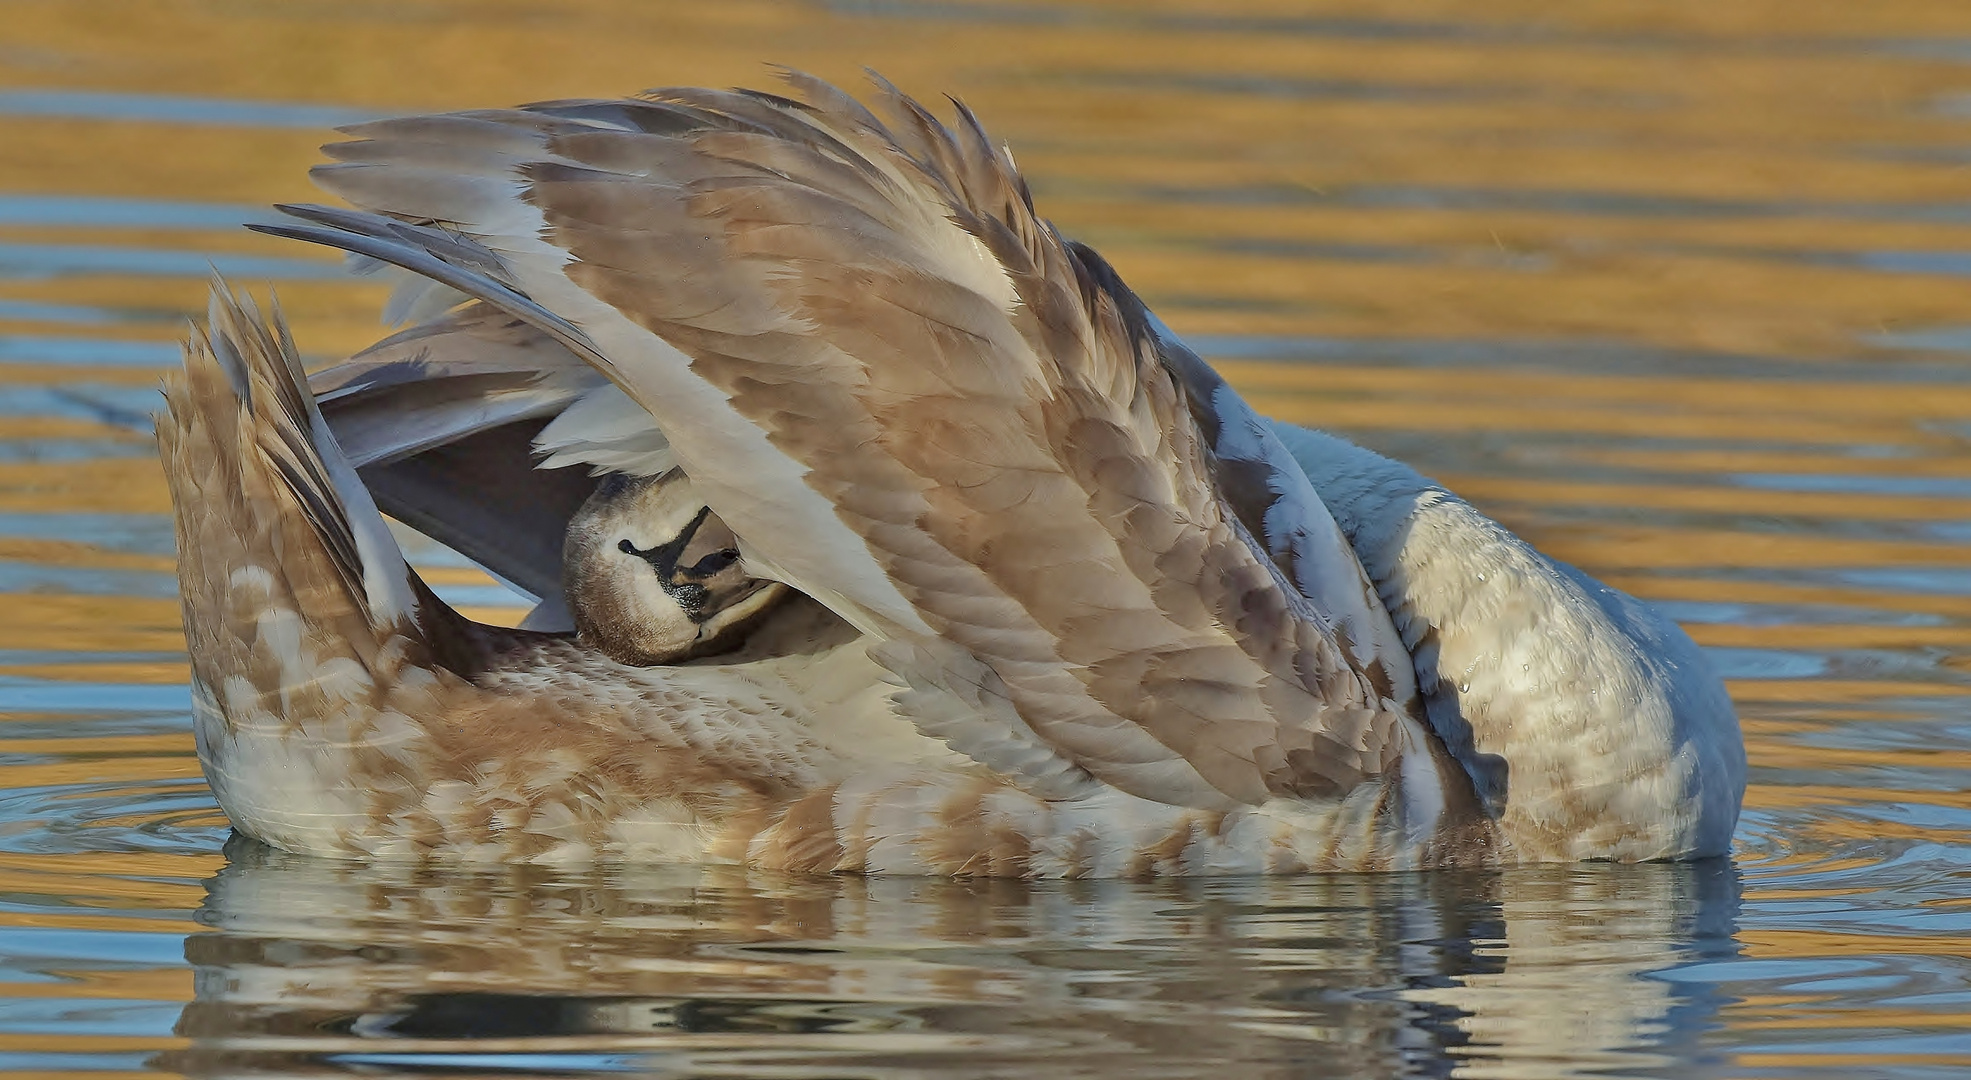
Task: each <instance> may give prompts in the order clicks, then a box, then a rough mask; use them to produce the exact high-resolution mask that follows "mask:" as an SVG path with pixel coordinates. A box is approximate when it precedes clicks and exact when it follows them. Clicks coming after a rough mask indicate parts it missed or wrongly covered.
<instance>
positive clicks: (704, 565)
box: [691, 548, 739, 578]
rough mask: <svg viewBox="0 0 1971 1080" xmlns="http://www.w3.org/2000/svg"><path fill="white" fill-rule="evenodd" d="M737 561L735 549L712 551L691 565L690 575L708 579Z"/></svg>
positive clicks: (737, 552) (737, 553)
mask: <svg viewBox="0 0 1971 1080" xmlns="http://www.w3.org/2000/svg"><path fill="white" fill-rule="evenodd" d="M738 561H739V551H738V549H736V548H726V549H724V550H722V551H714V552H712V553H711V554H710V555H707V556H705V557H704V558H702V559H700V560H698V561H697V562H696V563H695V564H693V565H692V567H691V573H692V574H694V575H696V576H698V577H701V578H708V577H711V576H712V575H713V574H716V573H718V572H719V571H721V570H723V569H725V568H726V567H728V566H731V565H732V564H733V563H736V562H738Z"/></svg>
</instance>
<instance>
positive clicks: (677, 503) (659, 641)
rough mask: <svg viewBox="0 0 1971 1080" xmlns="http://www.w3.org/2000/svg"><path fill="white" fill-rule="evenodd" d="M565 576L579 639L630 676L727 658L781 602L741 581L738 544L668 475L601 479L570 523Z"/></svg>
mask: <svg viewBox="0 0 1971 1080" xmlns="http://www.w3.org/2000/svg"><path fill="white" fill-rule="evenodd" d="M562 575H563V578H564V581H563V587H564V590H565V592H566V594H567V597H568V607H569V611H570V613H571V614H572V615H573V616H574V618H575V629H576V631H577V632H578V633H579V634H580V635H581V639H582V640H583V641H584V642H586V643H588V644H590V645H592V646H594V647H595V648H598V649H600V650H601V651H602V652H604V653H605V654H607V655H608V656H609V657H610V658H611V659H613V660H617V661H619V662H621V663H625V664H634V665H637V666H648V665H651V664H674V663H678V662H680V661H684V660H689V659H692V658H693V657H698V656H708V655H711V654H713V653H718V652H722V651H725V650H727V649H729V648H732V647H734V646H736V645H738V644H739V643H740V642H741V641H742V640H744V638H745V636H746V634H747V632H748V631H749V630H751V629H752V628H753V627H754V625H755V624H756V623H757V622H758V621H759V620H760V618H761V617H762V616H764V615H765V614H766V613H767V612H768V611H769V610H770V609H771V608H772V607H773V606H774V604H776V603H777V602H778V601H779V600H780V599H781V598H782V597H784V596H785V595H786V594H787V587H786V586H785V585H782V584H780V583H779V582H776V581H768V580H765V579H763V578H756V577H753V576H751V575H750V574H748V573H747V572H746V567H745V564H744V563H743V562H742V561H741V558H740V555H739V544H738V538H737V537H735V536H734V535H733V533H732V530H730V529H728V528H726V526H725V523H724V522H722V521H720V520H719V518H718V515H716V514H714V513H712V509H711V507H709V506H707V505H705V503H704V502H702V501H701V500H700V499H699V498H698V497H697V494H696V493H695V492H694V491H693V490H692V486H691V479H690V478H689V477H687V476H685V475H684V473H682V472H680V471H678V470H675V469H673V470H671V471H670V472H668V473H665V474H663V475H661V476H640V477H639V476H625V475H622V474H620V473H617V474H611V475H610V476H608V477H606V478H604V480H603V481H602V483H601V484H600V485H598V486H597V487H596V490H595V494H593V495H591V496H589V499H588V501H587V502H585V503H583V504H582V508H581V509H580V510H578V511H576V512H575V516H574V517H573V518H572V519H571V520H570V521H569V523H568V539H567V541H566V543H565V544H564V545H563V547H562Z"/></svg>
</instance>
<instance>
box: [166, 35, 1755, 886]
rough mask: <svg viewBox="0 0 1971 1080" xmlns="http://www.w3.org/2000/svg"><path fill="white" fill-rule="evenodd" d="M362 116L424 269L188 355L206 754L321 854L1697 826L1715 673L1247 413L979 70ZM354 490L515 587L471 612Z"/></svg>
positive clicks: (1721, 799) (1024, 866) (1052, 849)
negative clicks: (950, 112)
mask: <svg viewBox="0 0 1971 1080" xmlns="http://www.w3.org/2000/svg"><path fill="white" fill-rule="evenodd" d="M788 82H789V83H790V84H791V87H792V94H793V96H792V97H781V96H776V95H772V94H764V93H754V92H744V91H733V92H727V91H714V90H699V89H678V90H660V91H654V92H652V93H650V94H647V95H645V96H644V97H642V98H638V99H633V100H623V101H561V102H550V103H546V104H539V105H530V106H526V107H523V108H519V109H511V110H499V111H482V112H470V113H457V114H451V115H443V116H423V117H414V118H410V119H402V120H388V121H381V122H377V123H370V124H363V125H359V126H356V127H352V128H348V129H345V130H346V131H347V133H348V134H349V135H350V136H351V137H352V138H351V141H348V142H342V143H337V144H335V145H332V146H330V147H328V148H327V152H328V154H329V156H330V157H332V158H333V159H335V160H334V162H333V163H332V164H327V165H323V166H320V167H318V168H317V169H316V170H315V173H314V175H315V178H316V180H317V181H318V182H319V183H320V184H321V185H322V186H323V187H324V188H326V189H328V190H329V191H330V192H331V193H333V194H335V195H337V196H339V197H341V198H342V199H344V200H346V201H347V202H348V203H350V204H351V205H352V206H353V207H354V209H333V208H329V207H323V206H294V207H286V208H284V210H285V211H286V213H287V214H288V215H289V220H288V221H286V222H285V223H282V224H279V225H270V226H263V227H262V228H263V230H264V231H267V232H272V233H276V234H280V235H286V236H291V237H297V238H300V239H303V240H308V241H312V242H317V243H323V244H328V245H331V246H334V247H338V248H342V249H345V250H347V251H349V252H351V253H353V254H354V256H355V257H357V258H358V259H359V260H361V261H364V262H366V263H369V264H376V263H388V264H394V265H395V266H397V267H399V268H401V269H403V270H406V271H409V272H410V275H411V277H412V280H413V283H412V284H411V285H410V286H408V287H406V288H404V289H402V290H400V292H399V294H398V296H397V297H396V299H394V300H393V302H392V307H391V311H390V314H391V315H392V316H393V317H398V318H408V319H409V320H410V321H411V322H412V323H413V325H412V326H411V327H410V328H409V329H407V330H405V331H404V332H402V333H399V334H397V335H395V336H393V337H391V338H389V339H386V340H385V341H383V342H381V343H379V344H378V345H377V346H375V347H373V348H372V349H370V350H368V351H366V352H365V353H363V354H360V355H358V356H357V357H355V358H352V359H351V360H350V361H348V362H346V363H344V364H341V365H338V366H336V367H333V368H331V369H329V370H327V371H324V372H322V373H319V374H318V375H317V376H316V377H315V378H314V379H313V380H312V385H311V382H310V380H308V379H307V378H306V377H304V375H303V373H302V370H301V367H300V365H299V363H298V361H297V360H296V358H295V352H294V348H293V345H292V344H291V342H290V341H289V339H288V336H287V331H286V330H285V328H284V327H283V326H282V325H281V322H280V319H279V315H278V312H275V313H273V314H272V315H271V316H263V315H261V314H260V313H259V312H258V310H257V309H256V308H255V307H254V306H253V305H252V304H251V303H250V302H248V301H245V300H244V299H242V298H239V297H236V296H234V295H233V294H232V293H231V292H230V290H228V289H226V288H225V287H223V286H221V287H219V288H217V289H216V290H215V294H214V297H213V302H212V308H211V315H210V320H209V326H208V327H207V329H206V330H204V331H202V332H201V333H200V334H198V335H197V336H195V337H194V339H193V341H192V342H191V344H190V345H189V346H188V348H187V351H186V361H185V369H184V370H183V371H182V372H178V373H174V374H173V375H172V376H170V377H169V378H168V379H167V380H166V386H165V395H166V400H167V403H168V411H167V414H166V415H164V416H162V417H160V420H159V425H158V438H159V447H160V452H161V454H162V456H163V459H164V464H165V469H166V473H167V475H168V477H169V480H170V485H171V490H172V495H173V498H174V502H175V505H176V508H177V524H178V541H179V545H178V546H179V552H180V556H179V576H180V582H181V585H182V591H183V597H184V613H185V627H186V636H187V639H188V642H189V646H190V652H191V657H192V668H193V691H194V701H195V703H196V713H195V723H196V730H197V736H198V748H199V756H200V760H201V761H202V763H203V764H204V766H205V770H206V775H207V776H208V778H209V779H210V780H211V783H212V787H213V790H214V792H215V793H216V794H217V796H218V799H219V802H220V804H221V805H222V806H223V807H224V808H225V810H226V813H227V814H228V815H229V816H230V817H231V819H232V821H233V823H234V825H235V826H236V827H237V828H238V829H239V830H240V831H242V832H244V833H247V834H249V835H252V836H255V837H258V838H259V839H261V840H264V841H266V842H268V843H271V844H274V845H277V846H279V847H283V848H287V849H290V850H294V851H301V852H313V853H321V854H332V855H344V856H349V855H355V856H365V857H378V858H402V859H437V860H498V861H536V862H553V863H580V862H591V861H595V860H635V861H665V860H673V861H674V860H705V861H727V862H743V863H749V864H753V865H758V866H763V867H775V868H782V869H789V870H799V871H822V872H827V871H842V872H855V873H920V874H947V875H1033V876H1091V875H1092V876H1116V875H1148V874H1215V873H1252V872H1267V873H1291V872H1300V871H1307V870H1331V869H1332V870H1359V869H1392V868H1409V867H1432V866H1450V865H1496V864H1507V863H1515V862H1527V861H1541V860H1570V859H1590V858H1599V859H1621V860H1640V859H1664V858H1694V857H1702V856H1709V855H1716V854H1720V853H1723V852H1725V851H1726V850H1727V849H1728V846H1729V844H1730V838H1731V833H1732V829H1733V826H1734V823H1735V821H1736V818H1737V814H1738V807H1739V800H1740V797H1741V794H1742V791H1743V785H1744V751H1743V747H1742V744H1741V741H1740V737H1739V732H1738V724H1737V720H1736V718H1735V717H1734V715H1733V712H1732V707H1731V703H1730V701H1729V700H1728V699H1727V698H1726V696H1725V693H1724V690H1723V687H1722V685H1721V684H1720V682H1719V680H1718V677H1717V676H1716V675H1715V674H1714V673H1713V672H1712V670H1711V668H1710V667H1709V666H1708V665H1707V664H1706V662H1705V660H1704V657H1703V655H1702V654H1701V653H1700V652H1699V651H1698V649H1697V648H1696V647H1695V646H1694V645H1693V644H1692V643H1691V642H1690V640H1689V639H1688V638H1687V637H1685V636H1684V634H1682V633H1681V632H1680V631H1679V630H1677V628H1676V627H1675V626H1674V625H1672V624H1671V623H1670V622H1668V621H1667V620H1666V619H1664V618H1663V617H1661V616H1660V615H1658V614H1657V613H1655V612H1653V611H1651V610H1650V609H1649V608H1648V607H1646V606H1645V605H1643V604H1640V603H1638V602H1637V601H1635V600H1633V599H1631V598H1629V597H1627V596H1624V595H1622V594H1621V593H1618V592H1616V591H1614V590H1612V589H1609V588H1606V587H1605V586H1602V585H1600V584H1598V583H1596V582H1594V581H1592V580H1590V579H1589V578H1587V577H1585V576H1584V575H1582V574H1580V573H1579V572H1577V571H1575V570H1573V569H1572V568H1570V567H1567V566H1563V565H1561V564H1558V563H1555V562H1553V561H1551V560H1549V559H1547V558H1545V557H1543V556H1541V555H1540V554H1539V553H1537V552H1535V551H1534V550H1532V549H1531V548H1530V547H1529V546H1527V545H1526V544H1525V543H1524V542H1523V541H1521V540H1520V539H1518V538H1517V537H1515V536H1513V535H1512V534H1511V533H1509V532H1507V531H1506V530H1505V529H1503V528H1501V527H1500V526H1498V525H1497V524H1495V523H1494V522H1492V521H1490V520H1488V519H1486V518H1485V517H1483V516H1482V515H1480V514H1479V513H1477V512H1476V511H1475V510H1473V509H1472V508H1471V507H1470V506H1469V505H1468V504H1466V503H1464V502H1462V501H1460V500H1459V499H1457V498H1456V497H1455V496H1453V495H1451V494H1450V493H1448V492H1446V491H1445V490H1444V489H1442V488H1440V487H1438V486H1437V485H1435V484H1433V483H1431V482H1430V481H1429V480H1427V479H1425V478H1423V477H1421V476H1419V475H1417V474H1416V473H1414V472H1412V471H1410V470H1409V469H1407V468H1405V467H1403V466H1401V465H1398V464H1396V463H1394V462H1391V461H1389V460H1387V459H1384V458H1381V457H1378V456H1376V455H1374V454H1372V453H1369V452H1368V451H1365V450H1362V449H1359V448H1357V447H1354V446H1351V445H1349V444H1348V443H1345V442H1342V441H1341V440H1338V439H1333V438H1329V437H1327V436H1324V435H1320V434H1318V433H1315V432H1309V431H1303V430H1300V429H1296V428H1291V427H1287V426H1284V425H1277V424H1273V423H1271V422H1269V421H1267V420H1265V419H1263V418H1261V417H1259V416H1258V415H1256V414H1255V413H1254V412H1253V411H1252V410H1251V409H1250V408H1249V407H1248V406H1247V405H1246V404H1245V403H1244V402H1243V401H1242V400H1241V399H1240V398H1239V397H1238V395H1237V394H1236V393H1234V392H1233V391H1232V390H1231V388H1230V387H1228V386H1227V385H1226V384H1225V383H1224V382H1223V381H1222V380H1220V379H1219V378H1218V377H1217V376H1216V375H1215V374H1214V373H1213V372H1212V370H1211V369H1210V368H1209V367H1208V366H1206V365H1205V364H1204V363H1203V362H1202V361H1200V360H1199V359H1198V358H1197V356H1196V355H1195V354H1193V353H1192V352H1191V351H1190V350H1189V349H1187V348H1186V347H1185V346H1184V345H1183V344H1182V343H1181V342H1180V341H1179V340H1178V339H1177V338H1176V337H1175V336H1174V335H1173V334H1171V333H1170V332H1169V331H1168V330H1167V329H1166V328H1164V327H1163V326H1162V324H1161V323H1159V322H1158V321H1157V320H1156V319H1155V318H1154V317H1153V316H1151V315H1150V314H1149V312H1148V311H1147V310H1146V309H1145V308H1144V307H1143V305H1142V304H1141V303H1140V302H1139V301H1138V300H1137V298H1136V297H1135V296H1134V294H1132V293H1131V292H1130V291H1129V290H1128V289H1127V288H1126V287H1125V286H1124V285H1123V284H1122V282H1121V281H1120V280H1119V279H1118V278H1117V277H1116V275H1115V273H1114V271H1113V270H1111V269H1110V268H1109V266H1108V265H1107V264H1106V263H1104V262H1103V261H1102V260H1101V259H1100V257H1098V256H1097V255H1096V254H1095V253H1094V252H1092V251H1090V250H1089V249H1087V248H1085V247H1082V246H1080V245H1078V244H1075V243H1073V242H1071V241H1068V240H1066V239H1064V238H1062V237H1061V236H1060V234H1059V233H1057V232H1056V231H1055V230H1054V228H1053V227H1052V226H1051V225H1049V224H1048V223H1047V222H1046V221H1044V220H1042V219H1041V218H1039V217H1037V216H1036V215H1035V213H1034V211H1033V207H1032V202H1031V199H1030V197H1029V195H1028V192H1027V188H1026V185H1025V183H1024V182H1023V181H1022V180H1021V178H1020V176H1019V174H1018V173H1017V172H1016V171H1015V170H1014V167H1013V162H1012V158H1011V156H1010V155H1009V154H1007V153H1005V152H1003V151H1001V150H998V149H995V148H994V145H993V143H992V142H991V141H990V140H989V139H988V138H987V136H986V134H985V132H984V131H983V130H982V129H981V128H980V126H979V125H978V123H977V121H976V120H974V119H973V117H972V115H971V113H970V112H968V111H966V110H965V109H964V108H963V106H960V107H959V110H958V117H957V122H956V123H955V124H954V125H952V126H950V127H947V126H945V125H943V124H941V123H940V122H939V121H937V120H936V119H934V118H933V117H932V116H931V115H930V114H929V113H928V112H927V111H925V110H924V109H923V108H922V107H920V106H919V105H918V104H917V103H916V102H914V101H912V100H910V99H909V98H907V97H905V96H903V95H902V94H901V93H899V92H897V91H895V90H894V89H892V88H890V87H888V86H887V84H885V85H882V86H880V87H879V92H878V94H877V95H876V96H877V105H878V107H879V108H880V109H881V110H882V113H883V116H882V117H879V116H878V115H877V114H876V113H874V112H872V111H870V110H869V109H868V108H865V107H864V106H863V105H862V104H860V103H858V102H856V101H855V100H853V99H851V98H850V97H848V96H847V95H845V94H843V93H842V92H840V91H838V90H836V89H835V88H833V87H831V86H828V85H826V84H824V83H821V82H818V81H815V80H813V79H810V78H808V77H805V76H801V75H798V74H796V75H790V76H789V77H788ZM382 513H389V514H391V515H393V516H396V517H398V518H400V519H402V520H404V521H405V522H407V523H409V524H411V525H413V526H415V527H417V528H418V529H420V530H422V531H424V532H426V533H429V534H430V535H432V536H435V537H437V538H438V539H441V540H444V541H445V542H447V543H449V544H451V545H452V546H454V547H456V548H458V549H459V550H461V551H463V552H465V553H467V554H468V555H471V556H472V557H473V558H475V559H477V560H479V561H480V562H481V563H482V564H484V565H485V566H486V567H487V568H488V569H489V570H491V571H493V572H494V573H496V574H498V575H500V576H501V577H502V578H504V579H505V580H507V581H510V582H512V583H514V584H515V585H516V586H518V587H520V588H522V589H525V590H527V591H529V592H531V593H533V594H534V595H536V596H537V597H539V598H540V600H541V605H540V607H539V608H538V609H537V610H536V611H535V613H534V614H533V615H532V616H530V617H529V619H528V621H527V623H525V624H523V625H524V626H525V627H526V628H524V629H512V630H509V629H500V628H495V627H488V626H482V625H479V624H476V623H473V622H471V621H469V620H467V619H465V618H463V617H461V616H460V615H459V614H458V613H457V612H455V611H453V610H452V609H450V608H449V607H447V606H446V605H445V604H443V603H442V602H440V601H439V600H438V599H437V598H436V597H435V596H433V595H432V593H431V592H430V590H428V589H427V588H426V587H425V586H424V584H423V583H422V582H421V581H420V580H418V578H417V576H416V575H415V574H414V573H412V572H411V571H410V569H409V568H408V567H407V566H406V564H405V562H404V558H403V556H402V554H401V553H400V552H399V550H398V548H397V546H396V544H395V542H394V540H393V539H392V536H391V533H390V532H389V530H388V529H386V528H385V525H384V519H383V517H382Z"/></svg>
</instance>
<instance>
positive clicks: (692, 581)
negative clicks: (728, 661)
mask: <svg viewBox="0 0 1971 1080" xmlns="http://www.w3.org/2000/svg"><path fill="white" fill-rule="evenodd" d="M711 513H712V508H711V507H709V506H701V507H699V508H698V516H697V517H694V518H692V519H691V524H689V525H686V526H685V527H684V530H683V531H682V532H680V533H678V534H677V535H676V536H674V537H672V538H671V539H670V540H668V541H666V542H665V543H662V544H658V545H657V546H656V547H651V548H638V547H637V546H636V545H635V544H632V543H630V542H629V541H628V540H624V541H623V542H622V543H619V544H617V545H616V549H617V550H618V551H621V552H622V553H623V554H625V555H634V556H636V557H637V558H639V559H642V560H643V561H644V562H647V563H649V564H650V566H651V569H653V570H655V571H657V582H658V584H660V585H662V586H663V587H664V592H665V594H666V595H668V596H670V598H671V599H672V600H675V601H677V605H678V607H679V608H682V609H683V610H684V613H685V614H686V615H688V616H690V618H691V621H693V622H704V621H705V619H706V618H707V613H706V611H705V604H706V602H707V601H709V600H710V599H711V598H712V594H711V590H709V589H707V588H705V586H703V585H701V584H699V582H701V581H704V580H705V579H706V578H709V577H711V576H712V575H713V574H716V573H718V572H719V571H721V570H724V569H725V568H726V567H728V566H731V565H732V564H733V563H735V562H737V561H739V552H737V551H734V550H733V549H731V548H724V549H722V550H719V551H715V552H713V553H711V554H710V555H707V556H705V557H704V558H702V559H700V560H698V562H697V563H696V564H694V565H692V566H687V567H682V568H680V567H679V566H678V560H679V559H681V558H683V557H684V549H685V548H687V547H690V546H691V538H692V537H693V536H696V535H697V534H698V528H699V526H701V525H703V524H705V519H706V518H707V517H710V516H711Z"/></svg>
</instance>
